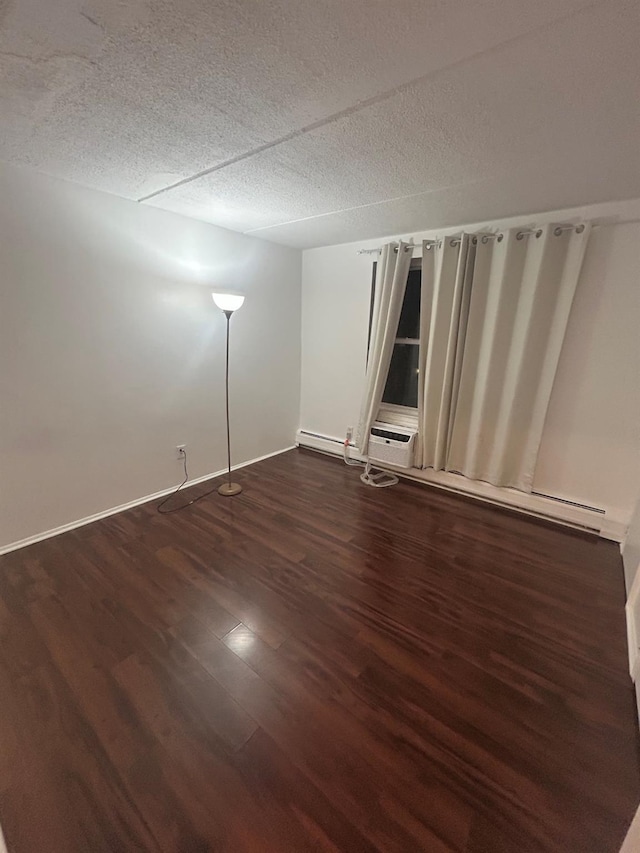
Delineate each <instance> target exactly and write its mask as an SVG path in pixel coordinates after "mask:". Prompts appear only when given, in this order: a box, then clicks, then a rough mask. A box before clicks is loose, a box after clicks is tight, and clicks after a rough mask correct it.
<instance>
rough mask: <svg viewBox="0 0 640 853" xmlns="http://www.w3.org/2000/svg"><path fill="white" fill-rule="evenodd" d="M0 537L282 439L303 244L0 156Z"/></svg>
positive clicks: (294, 412)
mask: <svg viewBox="0 0 640 853" xmlns="http://www.w3.org/2000/svg"><path fill="white" fill-rule="evenodd" d="M0 258H1V265H0V365H1V368H0V548H1V547H2V546H4V545H7V544H8V543H12V542H15V541H17V540H21V539H23V538H26V537H29V536H32V535H35V534H38V533H40V532H43V531H45V530H48V529H51V528H54V527H57V526H59V525H63V524H66V523H69V522H72V521H74V520H77V519H80V518H83V517H86V516H88V515H91V514H93V513H97V512H101V511H103V510H106V509H108V508H110V507H113V506H117V505H120V504H122V503H124V502H128V501H131V500H135V499H136V498H140V497H142V496H144V495H147V494H152V493H154V492H157V491H159V490H162V489H165V488H168V487H170V486H172V485H173V484H175V483H177V482H179V481H180V475H181V472H182V469H181V465H180V462H179V461H177V460H176V458H175V456H176V453H175V445H177V444H186V445H187V449H188V460H189V471H190V474H191V476H192V477H198V476H201V475H204V474H207V473H210V472H213V471H218V470H220V469H222V468H224V466H225V460H226V435H225V422H224V396H223V389H224V385H223V382H224V375H223V371H224V333H225V319H224V316H223V315H222V313H221V312H220V311H219V310H218V309H217V308H215V306H214V304H213V302H212V300H211V296H210V293H211V290H212V289H222V290H224V289H238V290H241V291H242V292H244V293H245V294H246V295H247V299H246V301H245V304H244V306H243V307H242V309H241V310H240V311H238V313H237V314H235V315H234V317H233V319H232V321H231V322H232V367H231V383H232V399H231V405H232V428H233V459H234V462H236V463H239V462H242V461H246V460H248V459H252V458H256V457H258V456H261V455H264V454H268V453H271V452H273V451H277V450H280V449H282V448H285V447H287V446H291V445H292V444H293V443H294V440H295V429H296V426H297V424H298V415H299V385H300V260H301V259H300V252H299V251H297V250H293V249H288V248H284V247H281V246H276V245H274V244H271V243H267V242H265V241H262V240H258V239H255V238H251V237H244V236H242V235H240V234H236V233H233V232H231V231H226V230H224V229H222V228H217V227H215V226H212V225H207V224H204V223H201V222H197V221H195V220H191V219H187V218H184V217H181V216H178V215H175V214H171V213H166V212H164V211H160V210H155V209H152V208H149V207H144V206H141V205H138V204H136V203H135V202H130V201H124V200H122V199H119V198H116V197H115V196H110V195H107V194H104V193H99V192H95V191H92V190H87V189H84V188H81V187H79V186H76V185H73V184H69V183H65V182H61V181H57V180H55V179H50V178H46V177H43V176H40V175H36V174H33V173H26V172H23V171H20V170H14V169H9V168H7V167H2V168H1V169H0Z"/></svg>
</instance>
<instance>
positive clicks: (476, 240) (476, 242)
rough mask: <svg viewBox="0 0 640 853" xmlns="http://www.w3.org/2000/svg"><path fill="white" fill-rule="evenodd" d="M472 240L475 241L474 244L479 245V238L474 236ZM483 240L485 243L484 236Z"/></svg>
mask: <svg viewBox="0 0 640 853" xmlns="http://www.w3.org/2000/svg"><path fill="white" fill-rule="evenodd" d="M471 242H472V243H473V245H474V246H477V245H478V238H477V237H474V238H473V240H472V241H471ZM482 242H483V243H484V238H483V240H482Z"/></svg>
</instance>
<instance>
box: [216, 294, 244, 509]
mask: <svg viewBox="0 0 640 853" xmlns="http://www.w3.org/2000/svg"><path fill="white" fill-rule="evenodd" d="M211 295H212V296H213V301H214V302H215V303H216V305H217V306H218V308H220V310H221V311H222V312H223V313H224V316H225V317H226V318H227V362H226V370H225V391H226V402H227V469H228V476H227V482H226V483H223V484H222V485H221V486H220V487H219V488H218V494H220V495H225V496H226V497H231V496H232V495H239V494H240V492H241V491H242V486H240V485H239V484H238V483H232V482H231V429H230V427H229V321H230V320H231V315H232V314H233V312H234V311H237V310H238V308H240V306H241V305H242V303H243V302H244V296H240V295H238V294H236V293H212V294H211Z"/></svg>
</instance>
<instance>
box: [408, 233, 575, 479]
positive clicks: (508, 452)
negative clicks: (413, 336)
mask: <svg viewBox="0 0 640 853" xmlns="http://www.w3.org/2000/svg"><path fill="white" fill-rule="evenodd" d="M589 233H590V225H588V224H587V225H583V226H579V227H578V228H571V229H566V230H565V229H559V228H557V227H555V228H554V226H553V225H549V226H546V227H545V228H541V229H539V230H538V231H536V232H535V233H528V234H527V233H526V232H524V233H523V232H522V231H520V230H519V229H512V230H510V231H507V232H505V234H504V238H503V239H502V240H501V241H498V239H490V240H486V241H483V240H482V239H480V240H477V238H476V247H475V249H476V251H475V257H474V258H473V285H472V288H471V289H470V294H469V295H470V301H469V307H468V316H467V317H466V318H464V317H463V319H462V321H463V322H465V329H464V351H463V353H462V358H461V363H460V364H459V365H458V366H459V375H458V376H457V378H455V377H454V381H453V383H452V389H451V394H452V397H453V398H454V399H453V402H452V403H451V404H450V406H449V408H450V411H451V413H452V414H451V415H450V426H451V429H450V433H449V441H448V452H447V458H446V466H445V467H446V469H447V470H448V471H453V472H456V473H459V474H463V475H464V476H466V477H470V478H472V479H475V480H485V481H487V482H489V483H493V484H494V485H496V486H505V487H512V488H515V489H519V490H521V491H524V492H530V491H531V489H532V484H533V475H534V470H535V464H536V460H537V456H538V449H539V447H540V441H541V438H542V430H543V427H544V421H545V417H546V413H547V408H548V405H549V399H550V397H551V390H552V387H553V381H554V378H555V374H556V369H557V365H558V360H559V357H560V351H561V348H562V343H563V340H564V335H565V330H566V327H567V321H568V318H569V312H570V310H571V303H572V301H573V296H574V293H575V289H576V285H577V282H578V277H579V274H580V269H581V266H582V260H583V258H584V253H585V249H586V246H587V241H588V239H589ZM461 248H462V247H461ZM458 266H460V265H458ZM458 277H459V271H457V272H456V278H458ZM449 287H450V288H451V289H453V290H455V288H456V287H457V284H456V282H454V281H453V278H452V282H451V283H450V285H449ZM433 310H434V311H435V310H436V305H435V303H434V309H433ZM461 313H463V312H461ZM454 314H455V306H454V312H453V313H452V315H451V323H450V325H452V324H453V322H454V319H455V317H454ZM433 328H434V324H433V322H432V323H431V330H433ZM431 333H432V332H431ZM449 334H450V336H451V333H449ZM461 334H462V333H459V337H460V335H461ZM429 344H430V342H429ZM429 348H431V347H429ZM449 349H451V345H449ZM458 354H460V352H459V351H458ZM439 376H440V369H439V368H438V371H437V373H436V380H435V381H436V383H437V382H438V381H439ZM447 381H450V380H449V378H448V377H447ZM430 382H431V376H430V375H429V362H428V361H427V377H426V380H425V427H424V428H425V451H426V449H427V447H429V448H430V447H431V446H432V445H433V446H434V447H435V448H436V449H437V451H438V452H436V453H434V454H432V455H431V456H429V455H427V454H426V453H425V463H424V464H425V465H429V464H433V465H434V467H436V466H440V465H441V464H442V451H441V443H440V429H441V428H444V427H443V426H442V424H444V419H442V420H438V423H437V426H436V425H434V413H433V411H432V412H431V413H429V410H428V407H429V405H430V404H431V405H434V403H433V401H432V398H430V397H429V396H428V395H427V392H428V390H429V383H430ZM435 405H436V406H437V401H436V403H435ZM427 439H428V443H427Z"/></svg>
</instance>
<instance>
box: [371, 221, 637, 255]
mask: <svg viewBox="0 0 640 853" xmlns="http://www.w3.org/2000/svg"><path fill="white" fill-rule="evenodd" d="M638 223H640V219H622V220H619V221H617V222H595V223H594V224H593V225H592V226H591V227H592V228H610V227H611V226H613V225H636V224H638ZM573 228H575V229H576V232H577V233H578V234H581V233H582V232H583V231H584V223H579V224H578V225H576V224H575V223H574V224H563V225H556V227H555V228H554V229H553V233H554V236H556V237H559V236H560V234H562V232H563V231H571V229H573ZM541 234H542V229H541V228H523V229H522V230H521V231H518V233H517V234H516V239H517V240H522V239H523V238H524V237H529V236H531V235H535V236H536V237H539V236H540V235H541ZM503 236H504V235H503V234H502V233H501V232H496V233H495V234H488V233H487V234H485V233H482V231H480V232H478V233H477V234H474V235H473V239H474V242H475V243H477V242H478V238H480V241H481V242H482V243H487V242H488V241H489V240H493V239H496V238H497V240H498V242H501V241H502V238H503ZM442 239H443V238H439V237H437V238H435V239H433V240H423V241H422V243H407V249H411V250H412V251H413V249H419V248H420V246H421V245H422V244H424V245H425V246H426V248H427V249H431V248H433V246H440V245H441V243H442ZM445 239H446V238H445ZM459 242H460V238H459V237H454V238H453V240H452V241H451V245H452V246H457V245H458V244H459ZM381 251H382V246H379V247H378V248H377V249H358V252H357V254H358V255H377V254H379V253H380V252H381ZM396 251H397V249H396Z"/></svg>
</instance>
